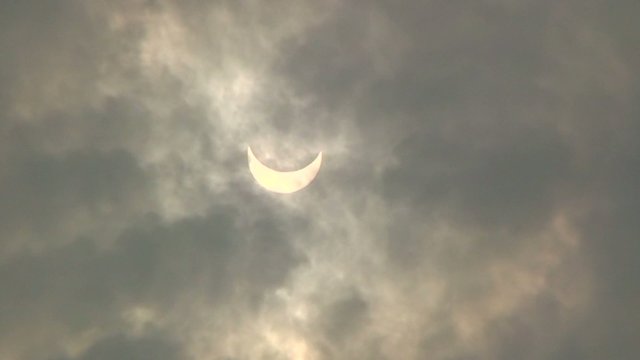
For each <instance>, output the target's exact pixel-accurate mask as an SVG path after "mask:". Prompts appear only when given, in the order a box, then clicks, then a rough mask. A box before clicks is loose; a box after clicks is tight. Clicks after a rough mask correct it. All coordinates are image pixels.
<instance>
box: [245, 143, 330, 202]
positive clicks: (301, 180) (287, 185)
mask: <svg viewBox="0 0 640 360" xmlns="http://www.w3.org/2000/svg"><path fill="white" fill-rule="evenodd" d="M247 157H248V159H249V171H251V175H253V177H254V178H255V179H256V182H258V184H259V185H260V186H262V187H263V188H265V189H267V190H269V191H273V192H276V193H280V194H290V193H293V192H296V191H298V190H301V189H303V188H305V187H306V186H307V185H309V184H310V183H311V182H312V181H313V179H315V177H316V175H318V171H320V165H322V152H320V153H318V155H317V156H316V158H315V159H314V160H313V161H312V162H310V163H309V165H307V166H305V167H303V168H302V169H299V170H294V171H277V170H273V169H271V168H270V167H268V166H266V165H264V164H263V163H261V162H260V160H258V159H257V158H256V157H255V155H253V151H251V147H250V146H249V147H247Z"/></svg>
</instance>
